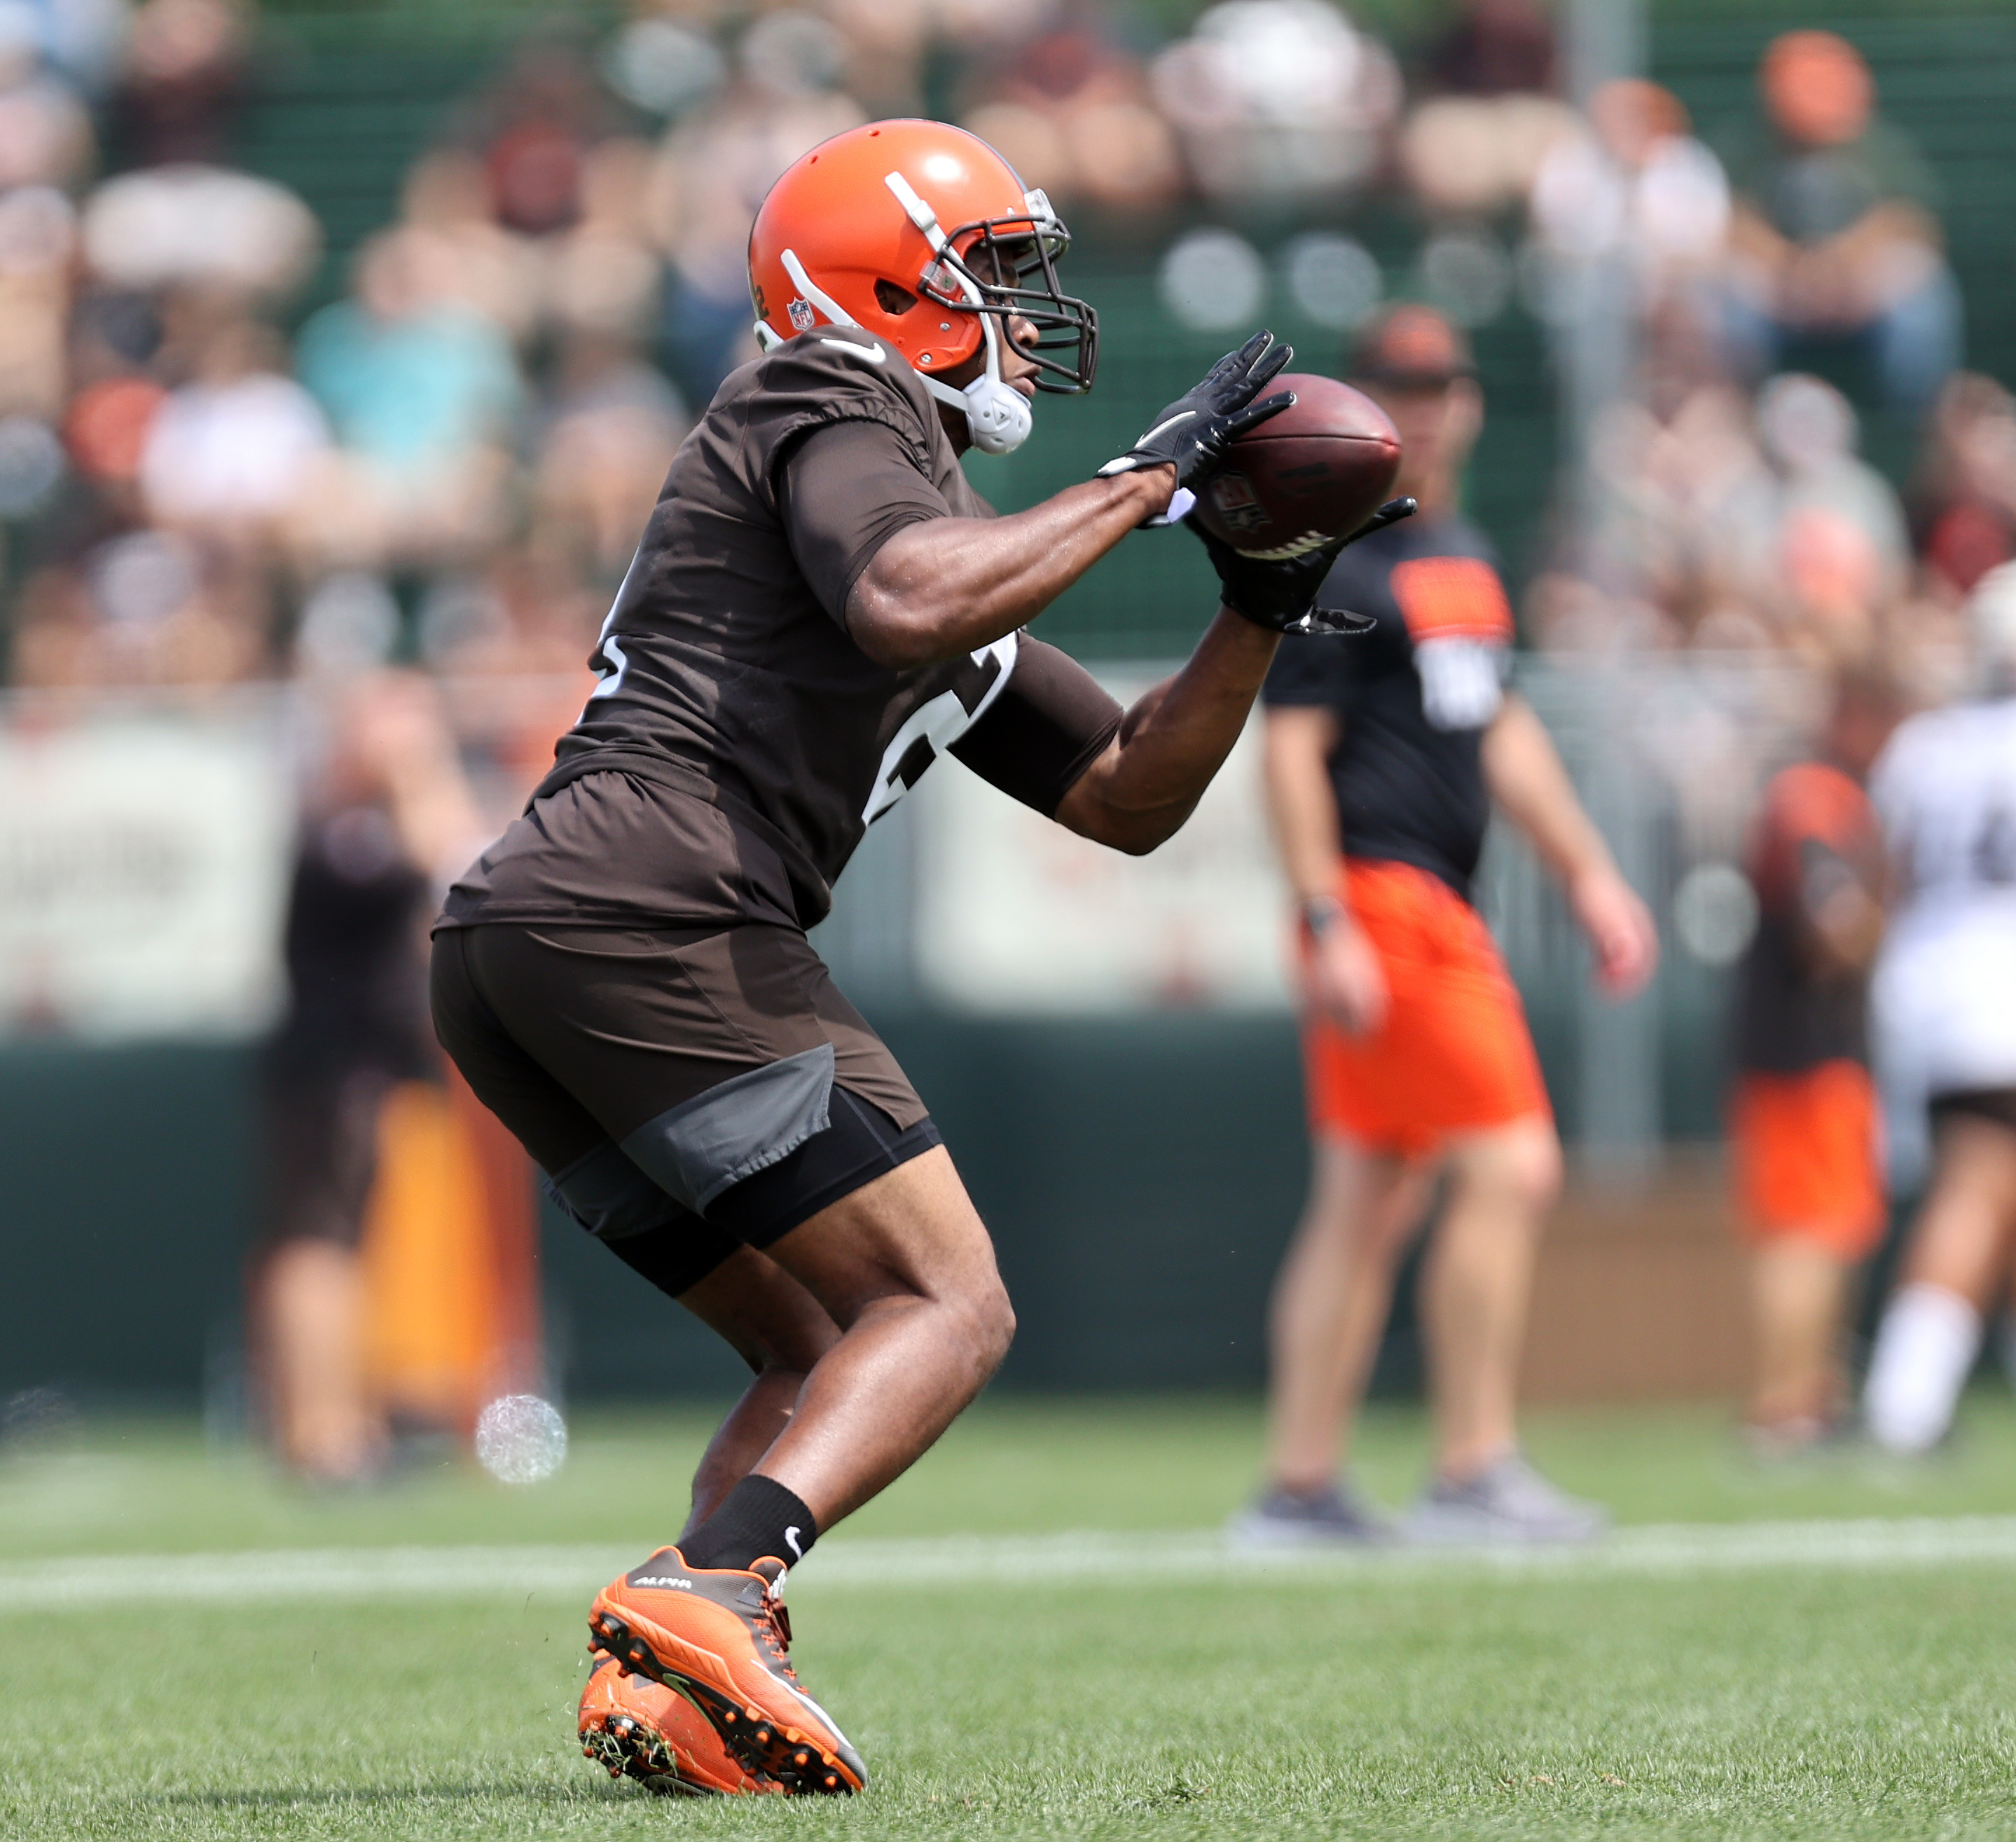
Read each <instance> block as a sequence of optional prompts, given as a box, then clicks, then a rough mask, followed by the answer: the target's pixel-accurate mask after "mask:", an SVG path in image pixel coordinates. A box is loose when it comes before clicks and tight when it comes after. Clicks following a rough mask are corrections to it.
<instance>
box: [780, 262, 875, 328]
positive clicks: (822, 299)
mask: <svg viewBox="0 0 2016 1842" xmlns="http://www.w3.org/2000/svg"><path fill="white" fill-rule="evenodd" d="M779 261H782V262H783V265H784V272H785V274H787V275H788V276H790V278H791V286H792V287H794V288H796V289H797V290H798V292H799V293H800V294H802V295H803V296H804V297H805V299H806V300H807V301H810V302H811V303H812V305H813V306H815V307H816V308H818V309H819V312H821V313H823V314H824V315H826V318H827V319H829V320H830V321H831V322H832V323H833V325H835V326H859V325H860V322H859V320H857V319H855V317H854V315H852V314H851V313H849V312H848V311H847V309H846V308H844V307H843V306H841V304H840V303H839V302H838V301H836V300H834V299H833V297H832V295H830V294H828V293H826V290H824V289H823V288H822V287H819V286H818V285H817V284H816V283H815V282H814V281H813V280H812V277H811V276H808V274H806V273H805V264H804V263H802V262H801V261H799V260H798V253H797V251H796V250H786V251H784V252H783V255H782V256H781V257H779Z"/></svg>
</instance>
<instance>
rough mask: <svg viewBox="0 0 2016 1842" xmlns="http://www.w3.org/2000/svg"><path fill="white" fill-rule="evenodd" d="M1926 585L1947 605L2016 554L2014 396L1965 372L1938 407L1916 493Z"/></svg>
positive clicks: (1915, 510)
mask: <svg viewBox="0 0 2016 1842" xmlns="http://www.w3.org/2000/svg"><path fill="white" fill-rule="evenodd" d="M1911 514H1912V525H1913V535H1914V537H1915V539H1916V542H1917V550H1918V554H1919V557H1921V560H1922V561H1923V563H1924V575H1925V579H1926V585H1927V586H1928V589H1929V590H1930V592H1931V593H1932V594H1933V596H1934V597H1935V598H1937V599H1938V600H1940V601H1942V602H1945V603H1947V604H1957V603H1958V602H1960V601H1962V600H1965V598H1966V597H1967V596H1968V595H1970V594H1971V593H1973V592H1974V589H1975V586H1976V585H1977V584H1978V582H1980V580H1981V579H1982V577H1983V576H1985V575H1987V573H1988V572H1989V571H1990V570H1991V569H1993V568H1998V567H1999V566H2000V564H2004V563H2007V562H2008V561H2010V560H2011V558H2012V557H2016V398H2012V397H2011V395H2010V394H2009V392H2008V391H2006V390H2004V389H2003V387H2002V386H2001V385H2000V384H1997V383H1996V381H1995V380H1994V379H1993V378H1992V377H1982V375H1981V374H1980V373H1978V372H1976V371H1963V372H1960V373H1957V375H1956V376H1954V377H1950V378H1949V379H1948V380H1946V388H1944V389H1943V390H1942V391H1940V392H1939V402H1937V403H1936V404H1935V406H1934V407H1933V411H1932V416H1931V422H1930V424H1929V426H1928V428H1927V430H1926V434H1925V449H1924V454H1923V456H1921V459H1920V461H1919V463H1918V473H1917V479H1916V481H1914V483H1913V488H1912V492H1911Z"/></svg>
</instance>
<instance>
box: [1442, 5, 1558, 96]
mask: <svg viewBox="0 0 2016 1842" xmlns="http://www.w3.org/2000/svg"><path fill="white" fill-rule="evenodd" d="M1559 65H1560V50H1559V48H1558V46H1557V45H1556V43H1555V41H1554V22H1553V20H1552V19H1550V17H1549V16H1548V15H1547V11H1546V8H1545V7H1543V6H1542V5H1539V4H1538V3H1537V0H1463V5H1460V6H1459V7H1458V8H1457V9H1456V16H1455V17H1454V18H1453V19H1452V20H1450V22H1449V25H1448V26H1447V27H1446V28H1445V30H1444V31H1443V33H1442V37H1441V38H1439V39H1438V40H1437V41H1435V45H1434V46H1433V48H1432V49H1431V50H1430V52H1429V53H1428V56H1427V59H1426V62H1425V66H1424V69H1425V74H1426V75H1427V78H1428V81H1429V83H1430V85H1431V87H1432V88H1434V89H1435V90H1436V91H1438V92H1440V93H1442V94H1443V95H1446V96H1545V95H1550V94H1551V93H1552V92H1553V91H1555V90H1556V89H1557V88H1558V87H1559V81H1560V79H1559Z"/></svg>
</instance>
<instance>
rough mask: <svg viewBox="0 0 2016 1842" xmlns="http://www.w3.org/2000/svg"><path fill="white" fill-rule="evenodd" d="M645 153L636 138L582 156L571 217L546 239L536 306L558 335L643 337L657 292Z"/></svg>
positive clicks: (636, 339)
mask: <svg viewBox="0 0 2016 1842" xmlns="http://www.w3.org/2000/svg"><path fill="white" fill-rule="evenodd" d="M652 163H653V156H652V151H651V149H650V147H649V146H647V145H646V143H645V142H642V141H637V140H632V139H627V138H626V139H609V140H606V141H603V142H601V143H600V145H599V146H597V147H596V149H595V150H593V152H592V153H589V155H588V157H586V159H585V160H584V161H583V163H582V170H581V191H580V199H579V209H578V212H577V214H576V216H575V220H574V223H573V224H572V225H571V226H570V227H569V228H568V229H567V230H566V231H564V232H563V233H560V235H559V236H554V237H551V238H549V239H548V240H547V242H546V243H545V247H544V251H543V255H544V260H545V276H544V277H543V278H542V279H543V283H544V285H543V289H542V301H541V305H542V308H544V311H545V315H546V316H547V319H548V320H549V323H550V324H551V325H552V326H553V327H554V328H555V329H556V330H558V331H559V332H560V333H561V334H562V335H563V337H564V336H567V335H570V334H583V335H587V336H590V337H596V338H600V339H607V340H617V341H622V342H625V343H626V344H628V343H632V342H638V343H641V342H642V341H645V340H646V339H648V338H649V337H650V334H651V332H652V330H653V326H654V324H655V322H656V320H657V315H658V311H659V305H660V297H661V293H662V285H661V282H662V277H661V265H660V263H659V260H658V255H657V251H655V250H653V248H652V247H651V244H650V222H649V200H650V186H651V171H652Z"/></svg>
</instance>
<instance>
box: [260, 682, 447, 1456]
mask: <svg viewBox="0 0 2016 1842" xmlns="http://www.w3.org/2000/svg"><path fill="white" fill-rule="evenodd" d="M322 701H323V710H322V716H323V718H324V720H325V721H326V723H327V726H328V733H327V735H326V739H325V747H324V755H325V759H324V760H323V762H322V765H321V766H320V769H319V772H318V773H317V775H316V777H315V783H314V785H313V787H312V788H311V791H310V792H309V794H308V798H307V800H306V802H305V804H304V811H303V813H302V820H301V835H300V841H299V844H298V845H297V851H296V855H295V860H294V867H293V884H292V889H291V892H290V896H289V898H288V903H287V919H286V971H287V983H288V991H289V1001H288V1006H287V1011H286V1016H285V1018H284V1019H283V1022H282V1023H281V1025H280V1027H279V1030H278V1031H277V1032H276V1033H275V1036H274V1037H273V1040H272V1043H271V1044H269V1045H268V1048H267V1051H266V1054H265V1062H264V1065H263V1067H262V1069H261V1082H260V1090H261V1108H262V1112H263V1116H264V1119H265V1227H264V1235H265V1238H264V1241H263V1242H262V1244H261V1248H260V1249H259V1251H258V1253H257V1257H256V1259H255V1260H254V1268H253V1292H254V1318H255V1334H254V1348H255V1352H256V1354H255V1367H256V1369H257V1373H258V1375H259V1378H260V1380H261V1383H262V1386H263V1393H264V1396H265V1404H266V1408H267V1413H268V1419H269V1422H270V1427H271V1432H272V1438H273V1440H274V1444H275V1447H277V1449H278V1451H279V1454H280V1455H281V1457H282V1458H283V1460H284V1461H285V1462H286V1464H287V1465H289V1466H290V1468H291V1469H293V1470H294V1471H295V1472H296V1473H298V1474H299V1475H300V1476H302V1477H304V1478H305V1479H308V1480H311V1481H314V1482H317V1483H358V1482H362V1481H365V1480H368V1479H369V1478H370V1477H371V1476H373V1475H374V1474H375V1473H376V1472H377V1471H378V1470H379V1469H380V1468H381V1467H382V1465H383V1463H384V1462H385V1460H386V1458H387V1425H386V1421H385V1415H384V1407H383V1402H382V1401H381V1400H379V1399H377V1398H376V1397H375V1396H374V1393H373V1390H372V1389H371V1387H370V1386H369V1360H368V1351H367V1341H366V1340H367V1336H368V1332H369V1313H368V1299H367V1292H366V1281H365V1270H364V1265H363V1262H362V1258H361V1256H360V1249H361V1246H362V1241H363V1238H364V1232H365V1216H366V1212H367V1209H368V1208H369V1205H370V1202H371V1198H372V1191H373V1183H374V1180H375V1179H376V1177H377V1176H378V1174H379V1172H380V1126H381V1124H382V1123H383V1119H384V1117H385V1115H386V1111H387V1104H388V1102H389V1101H391V1099H392V1098H393V1096H394V1094H395V1093H396V1092H397V1091H398V1090H399V1089H400V1088H401V1087H402V1086H405V1085H407V1084H409V1083H437V1084H438V1083H440V1082H441V1080H442V1072H441V1055H440V1051H439V1050H438V1049H437V1047H435V1045H434V1033H433V1029H432V1027H431V1026H430V1022H429V1021H428V1018H427V979H426V959H425V943H426V932H427V924H428V922H429V921H430V920H431V919H432V917H433V914H434V908H435V906H436V904H437V899H438V896H439V892H440V891H441V890H442V889H445V887H446V880H447V878H448V877H449V876H452V875H453V874H455V871H456V870H458V869H459V867H460V866H461V864H462V863H463V860H464V859H465V858H466V856H467V855H468V854H469V853H470V851H471V850H473V849H475V848H476V847H477V845H480V844H481V842H482V840H483V836H484V824H483V821H482V820H481V818H480V817H479V816H478V815H477V812H476V809H475V807H474V806H473V802H472V801H471V799H470V794H469V789H468V787H467V785H466V783H465V781H464V780H463V777H462V773H461V771H460V769H459V766H457V765H456V762H455V753H454V750H453V748H452V744H451V742H450V741H449V738H448V732H447V730H446V728H445V726H444V724H443V722H442V719H441V711H440V708H439V705H438V703H437V698H436V694H435V692H434V689H433V687H431V686H430V684H429V683H427V681H426V680H425V679H420V678H416V677H415V676H412V675H410V674H406V673H399V672H365V673H364V674H362V675H359V676H354V677H351V678H350V679H347V680H346V681H343V682H340V683H336V684H334V685H332V686H330V687H329V689H328V691H327V693H326V697H325V698H324V699H323V700H322ZM437 1303H442V1304H444V1305H445V1301H437Z"/></svg>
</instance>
